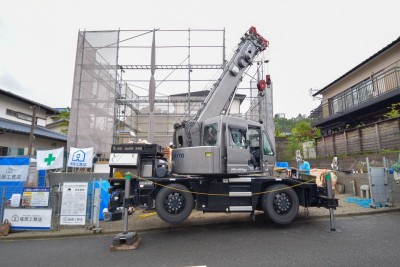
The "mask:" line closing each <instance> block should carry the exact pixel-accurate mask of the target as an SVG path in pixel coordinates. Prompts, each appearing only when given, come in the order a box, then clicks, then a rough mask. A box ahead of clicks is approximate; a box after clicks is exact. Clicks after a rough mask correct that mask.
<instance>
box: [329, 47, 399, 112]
mask: <svg viewBox="0 0 400 267" xmlns="http://www.w3.org/2000/svg"><path fill="white" fill-rule="evenodd" d="M393 67H400V43H399V44H396V45H395V46H394V47H392V48H391V49H389V50H388V51H385V52H383V53H382V54H381V55H379V56H378V57H376V58H374V59H373V60H371V61H370V62H368V63H367V64H365V65H363V66H361V67H360V68H358V69H357V70H355V71H354V72H352V73H350V74H349V75H347V76H346V77H344V78H343V79H341V80H340V81H338V82H336V83H335V84H333V85H332V86H330V87H329V88H327V89H326V90H325V91H324V92H322V96H323V100H322V106H323V107H324V108H323V118H326V117H328V116H329V108H328V100H329V99H330V98H332V97H334V96H335V95H337V94H339V93H341V92H343V91H345V90H346V89H349V88H350V87H352V86H354V85H356V84H357V83H359V82H361V81H363V80H365V79H368V78H370V77H371V76H373V75H375V74H378V73H380V72H383V71H385V70H388V69H391V68H393Z"/></svg>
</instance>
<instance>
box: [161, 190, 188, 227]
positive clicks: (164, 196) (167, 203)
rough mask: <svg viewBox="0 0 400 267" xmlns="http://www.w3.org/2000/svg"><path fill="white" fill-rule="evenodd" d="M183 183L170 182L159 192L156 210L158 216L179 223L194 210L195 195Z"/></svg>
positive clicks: (169, 221) (166, 220)
mask: <svg viewBox="0 0 400 267" xmlns="http://www.w3.org/2000/svg"><path fill="white" fill-rule="evenodd" d="M188 191H189V189H188V188H187V187H186V186H184V185H181V184H169V185H168V187H163V188H162V189H161V190H160V192H158V194H157V197H156V211H157V214H158V216H159V217H160V218H161V219H162V220H163V221H165V222H167V223H170V224H178V223H181V222H183V221H184V220H186V219H187V217H189V215H190V214H191V213H192V210H193V195H192V193H190V192H188Z"/></svg>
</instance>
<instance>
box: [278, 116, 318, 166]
mask: <svg viewBox="0 0 400 267" xmlns="http://www.w3.org/2000/svg"><path fill="white" fill-rule="evenodd" d="M319 136H321V132H320V130H319V129H316V128H312V127H311V120H310V119H308V118H303V119H301V120H300V121H299V122H298V123H297V124H296V125H295V126H294V127H293V129H292V131H291V135H290V136H289V138H288V140H289V147H288V149H287V151H286V154H285V157H286V158H291V159H293V158H294V157H295V155H296V150H300V151H302V152H303V146H302V144H303V143H304V142H307V141H314V139H315V138H317V137H319Z"/></svg>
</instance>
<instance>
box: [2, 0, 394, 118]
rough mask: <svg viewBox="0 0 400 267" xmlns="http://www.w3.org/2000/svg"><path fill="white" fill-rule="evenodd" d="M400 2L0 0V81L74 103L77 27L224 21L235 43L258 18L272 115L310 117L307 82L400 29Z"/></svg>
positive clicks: (325, 79) (330, 73)
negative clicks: (271, 93) (265, 44)
mask: <svg viewBox="0 0 400 267" xmlns="http://www.w3.org/2000/svg"><path fill="white" fill-rule="evenodd" d="M399 10H400V1H398V0H381V1H373V0H363V1H357V0H334V1H333V0H325V1H321V0H302V1H298V0H297V1H296V0H279V1H278V0H253V1H237V0H231V1H225V0H220V1H215V0H213V1H211V0H202V1H189V0H186V1H184V0H168V1H165V0H152V1H134V0H127V1H125V0H119V1H103V0H79V1H77V0H68V1H65V0H58V1H54V0H35V1H32V0H0V88H1V89H3V90H6V91H10V92H12V93H14V94H17V95H19V96H22V97H25V98H28V99H31V100H33V101H36V102H39V103H41V104H44V105H47V106H50V107H54V108H58V107H67V106H71V95H72V84H73V75H74V65H75V56H76V45H77V37H78V32H79V30H87V31H97V30H118V29H121V30H136V29H154V28H160V29H188V28H193V29H225V30H226V45H227V48H229V47H230V48H231V49H233V47H234V46H235V45H237V43H238V40H239V38H240V37H241V36H242V35H243V33H244V32H246V31H247V30H248V29H249V27H250V26H255V27H257V30H258V32H260V33H261V34H262V35H263V36H264V37H265V38H266V39H267V40H268V41H269V42H270V46H269V48H268V52H267V55H268V59H269V60H270V62H269V63H268V73H269V74H270V75H271V77H272V81H273V84H274V87H273V88H274V100H273V101H274V113H275V114H276V113H284V114H285V116H286V118H291V117H296V116H297V115H298V114H306V115H309V113H310V111H311V110H312V109H314V108H316V107H317V106H318V105H319V104H320V101H319V100H315V99H313V97H311V96H310V93H309V91H310V89H313V90H319V89H321V88H323V87H325V86H326V85H328V84H329V83H331V82H332V81H334V80H335V79H336V78H338V77H339V76H341V75H342V74H344V73H346V72H347V71H349V70H350V69H352V68H353V67H355V66H356V65H358V64H359V63H361V62H362V61H364V60H365V59H367V58H368V57H370V56H371V55H373V54H374V53H376V52H378V51H379V50H381V49H382V48H384V47H385V46H386V45H388V44H389V43H391V42H392V41H394V40H396V39H397V38H398V37H399V36H400V21H399V19H398V11H399ZM227 54H228V55H229V53H227Z"/></svg>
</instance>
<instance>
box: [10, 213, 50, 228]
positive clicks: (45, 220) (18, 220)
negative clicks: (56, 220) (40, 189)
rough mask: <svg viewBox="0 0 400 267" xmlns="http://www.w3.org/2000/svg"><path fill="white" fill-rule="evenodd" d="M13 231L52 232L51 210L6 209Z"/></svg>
mask: <svg viewBox="0 0 400 267" xmlns="http://www.w3.org/2000/svg"><path fill="white" fill-rule="evenodd" d="M5 219H7V220H8V221H9V222H10V223H11V229H12V230H50V229H51V209H4V216H3V220H5Z"/></svg>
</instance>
